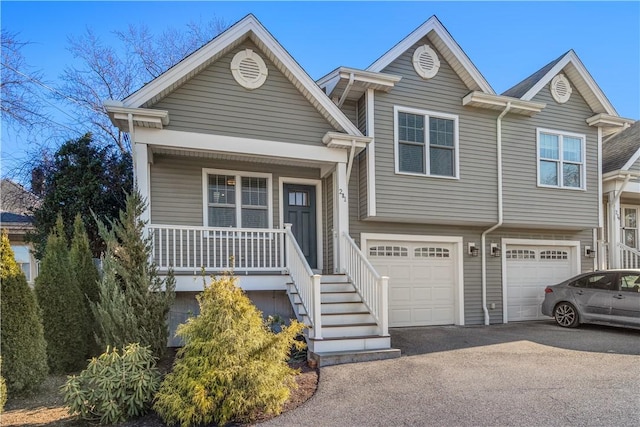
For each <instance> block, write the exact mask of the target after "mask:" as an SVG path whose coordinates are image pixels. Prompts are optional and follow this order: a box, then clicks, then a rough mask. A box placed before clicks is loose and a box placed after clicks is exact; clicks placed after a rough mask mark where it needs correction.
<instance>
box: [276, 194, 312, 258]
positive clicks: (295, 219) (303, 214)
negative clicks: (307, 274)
mask: <svg viewBox="0 0 640 427" xmlns="http://www.w3.org/2000/svg"><path fill="white" fill-rule="evenodd" d="M283 197H284V200H283V206H284V212H283V218H284V222H285V223H290V224H292V226H291V231H292V232H293V235H294V236H295V238H296V240H297V241H298V245H299V246H300V249H302V253H304V256H305V258H306V259H307V262H308V263H309V266H310V267H311V268H317V267H318V266H317V264H318V241H317V233H316V232H317V230H316V187H314V186H311V185H300V184H284V194H283Z"/></svg>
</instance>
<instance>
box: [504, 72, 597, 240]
mask: <svg viewBox="0 0 640 427" xmlns="http://www.w3.org/2000/svg"><path fill="white" fill-rule="evenodd" d="M533 101H536V102H544V103H546V104H547V107H546V108H545V109H544V110H543V111H542V112H540V113H538V114H536V115H535V116H534V117H531V118H522V117H517V116H514V115H508V116H506V118H505V119H504V121H503V153H504V219H505V224H506V225H508V224H527V225H532V226H539V227H544V226H554V227H555V226H567V227H576V228H588V227H597V226H598V203H599V202H598V157H597V156H598V133H597V129H596V128H593V127H590V126H588V125H587V123H586V122H585V120H586V119H587V118H589V117H591V116H593V112H592V111H591V109H590V108H589V107H588V105H587V104H586V102H585V101H584V99H583V98H582V97H581V96H580V94H579V93H578V91H577V90H575V86H574V91H573V94H572V95H571V98H570V99H569V101H568V102H567V103H565V104H558V103H556V102H555V100H554V99H553V98H552V97H551V94H550V91H549V86H548V85H547V86H546V87H544V88H543V89H542V90H541V91H540V92H539V93H538V94H537V95H536V96H535V98H534V99H533ZM536 128H545V129H551V130H556V131H564V132H572V133H578V134H583V135H585V136H586V186H587V190H586V191H579V190H567V189H555V188H542V187H538V175H537V173H538V169H537V168H538V164H537V160H536V159H537V157H536V155H537V153H536Z"/></svg>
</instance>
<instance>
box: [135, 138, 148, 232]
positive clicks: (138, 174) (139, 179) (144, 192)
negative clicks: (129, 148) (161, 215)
mask: <svg viewBox="0 0 640 427" xmlns="http://www.w3.org/2000/svg"><path fill="white" fill-rule="evenodd" d="M133 147H134V148H133V149H134V153H133V156H134V162H133V163H134V169H133V179H134V183H135V186H136V188H137V189H138V191H139V192H140V195H141V196H142V199H143V200H144V201H145V202H146V204H147V207H146V209H145V210H144V211H143V212H142V215H140V219H141V220H142V221H144V222H146V223H147V224H148V223H149V222H150V220H151V192H150V190H149V151H148V150H147V144H141V143H138V142H136V143H134V144H133Z"/></svg>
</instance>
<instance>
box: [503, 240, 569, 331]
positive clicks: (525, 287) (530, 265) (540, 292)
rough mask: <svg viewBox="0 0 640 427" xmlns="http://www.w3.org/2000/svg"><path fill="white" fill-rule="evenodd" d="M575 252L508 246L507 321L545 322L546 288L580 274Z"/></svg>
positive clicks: (558, 248) (540, 247)
mask: <svg viewBox="0 0 640 427" xmlns="http://www.w3.org/2000/svg"><path fill="white" fill-rule="evenodd" d="M574 250H575V249H573V248H571V247H568V246H567V247H565V246H532V245H526V246H525V245H520V246H516V245H508V246H507V252H506V257H505V258H506V260H505V261H506V267H507V268H506V273H507V274H506V276H507V277H506V280H507V289H506V291H507V298H506V300H507V301H506V303H507V321H508V322H514V321H522V320H538V319H544V318H545V316H543V315H542V312H541V310H540V306H541V304H542V300H544V289H545V288H546V287H547V286H548V285H555V284H556V283H559V282H561V281H563V280H566V279H568V278H570V277H571V276H573V275H575V274H577V271H576V267H575V262H574V260H575V256H574V255H573V252H572V251H574Z"/></svg>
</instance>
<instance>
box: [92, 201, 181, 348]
mask: <svg viewBox="0 0 640 427" xmlns="http://www.w3.org/2000/svg"><path fill="white" fill-rule="evenodd" d="M144 208H145V203H144V201H143V199H142V198H141V196H140V194H139V193H138V192H135V193H133V194H131V195H129V196H127V201H126V210H125V211H121V212H120V216H119V218H118V219H115V220H112V221H110V223H109V225H110V227H109V228H107V226H106V225H105V224H103V223H102V222H99V229H100V235H101V236H102V238H103V239H104V241H105V242H106V244H107V252H106V254H105V256H104V257H103V260H102V261H103V274H102V279H101V280H100V286H99V287H100V297H99V301H98V302H97V303H96V304H93V305H92V311H93V314H94V316H95V318H96V320H97V322H98V324H99V325H100V331H99V334H98V335H99V339H100V343H101V344H102V346H103V348H105V347H107V346H110V347H123V346H125V345H127V344H128V343H132V342H138V343H140V344H141V345H143V346H149V347H150V348H151V351H152V352H153V354H154V355H155V356H156V357H158V358H159V357H161V356H162V355H163V354H164V353H165V351H166V349H167V338H168V336H169V328H168V325H167V317H168V314H169V308H170V307H171V304H172V303H173V300H174V298H175V279H174V277H173V274H172V272H171V271H169V274H168V276H167V278H166V279H162V278H161V277H160V276H159V275H158V271H157V268H156V266H155V264H153V263H150V262H149V259H150V258H151V255H152V246H151V239H150V238H149V237H148V236H146V235H145V223H144V222H143V221H142V220H140V215H141V214H142V212H143V211H144Z"/></svg>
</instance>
